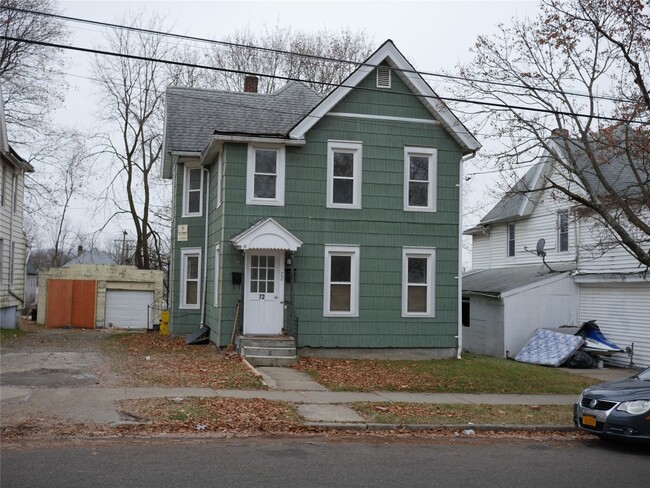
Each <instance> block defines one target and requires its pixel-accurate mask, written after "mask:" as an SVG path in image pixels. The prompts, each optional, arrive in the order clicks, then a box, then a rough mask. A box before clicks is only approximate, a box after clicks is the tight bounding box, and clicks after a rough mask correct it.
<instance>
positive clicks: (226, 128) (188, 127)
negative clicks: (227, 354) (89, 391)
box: [165, 81, 321, 157]
mask: <svg viewBox="0 0 650 488" xmlns="http://www.w3.org/2000/svg"><path fill="white" fill-rule="evenodd" d="M320 100H321V95H319V94H318V93H316V92H314V91H313V90H312V89H311V88H309V87H308V86H307V85H305V84H303V83H300V82H295V81H292V82H289V83H287V84H286V85H284V86H283V87H282V88H280V89H279V90H276V91H275V92H273V93H245V92H227V91H217V90H206V89H200V88H182V87H169V88H168V89H167V94H166V111H167V113H166V119H167V120H166V140H165V150H166V151H167V152H169V151H188V152H201V151H203V149H205V147H206V146H207V145H208V143H209V142H210V141H211V139H212V136H213V135H214V134H215V132H217V133H220V134H236V135H251V136H264V137H284V136H285V135H286V134H287V133H288V132H289V130H290V129H291V128H292V127H293V126H294V125H296V124H297V123H298V122H299V121H300V120H301V119H302V118H303V117H304V116H305V115H307V113H309V111H310V110H311V109H312V108H313V107H314V106H316V104H318V102H320ZM165 157H168V155H165Z"/></svg>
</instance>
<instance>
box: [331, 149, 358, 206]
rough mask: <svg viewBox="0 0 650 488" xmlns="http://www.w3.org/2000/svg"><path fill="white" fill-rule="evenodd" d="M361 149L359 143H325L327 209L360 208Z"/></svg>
mask: <svg viewBox="0 0 650 488" xmlns="http://www.w3.org/2000/svg"><path fill="white" fill-rule="evenodd" d="M362 149H363V146H362V144H361V143H360V142H350V141H328V142H327V207H329V208H361V175H362V167H361V165H362V160H363V154H362Z"/></svg>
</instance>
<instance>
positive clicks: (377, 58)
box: [289, 40, 481, 154]
mask: <svg viewBox="0 0 650 488" xmlns="http://www.w3.org/2000/svg"><path fill="white" fill-rule="evenodd" d="M382 63H386V64H388V65H389V66H390V67H391V68H394V69H395V71H394V72H393V73H395V74H397V76H399V77H400V79H401V80H402V81H403V82H404V83H405V84H406V86H407V87H408V88H409V89H410V91H411V92H412V93H414V94H416V95H418V98H419V100H420V102H422V104H423V105H424V106H425V107H426V108H427V110H428V111H429V112H430V113H431V114H432V115H433V117H434V118H435V119H436V120H438V121H439V122H440V123H441V125H442V126H443V127H445V129H447V131H448V132H449V133H450V134H451V135H452V137H453V138H454V139H455V140H456V142H457V143H458V144H459V145H460V146H461V148H462V149H463V153H465V154H467V153H472V152H475V151H477V150H478V149H479V148H480V147H481V145H480V144H479V142H478V141H477V140H476V139H475V138H474V136H473V135H472V134H470V132H469V131H468V130H467V128H466V127H465V126H464V125H463V124H462V122H460V120H458V118H457V117H456V116H455V115H454V114H453V113H452V112H451V110H449V108H448V107H447V105H445V103H444V102H443V101H442V100H440V98H439V97H438V95H437V94H436V93H435V92H434V91H433V89H432V88H431V87H430V86H429V84H428V83H427V82H426V81H425V80H424V78H422V76H421V75H420V74H419V73H417V71H416V70H415V68H413V66H412V65H411V63H409V62H408V60H407V59H406V58H405V57H404V56H403V55H402V53H401V52H400V51H399V50H398V49H397V47H396V46H395V44H393V41H390V40H388V41H386V42H385V43H384V44H382V46H381V47H380V48H379V49H377V51H375V52H374V53H373V54H372V55H371V56H370V57H369V58H368V59H367V60H366V61H365V62H364V63H363V64H362V65H361V66H359V67H358V68H357V69H356V70H355V71H354V72H353V73H352V74H351V75H350V76H348V78H346V80H345V81H344V82H343V83H342V84H341V85H339V86H338V87H337V88H336V89H335V90H333V91H332V92H331V93H330V94H329V95H328V96H327V97H325V98H324V99H323V100H322V101H321V102H320V103H319V104H318V105H316V107H314V109H313V110H312V111H311V112H309V114H307V115H306V116H305V117H304V118H303V119H302V120H301V121H300V122H299V123H298V124H296V126H295V127H294V128H293V129H292V130H291V132H290V133H289V136H290V137H291V138H292V139H301V138H303V137H304V136H305V133H306V132H307V131H309V130H310V129H311V128H312V127H313V126H314V125H315V124H316V123H317V122H318V121H319V120H320V119H321V118H322V117H324V116H325V115H326V114H327V113H328V112H330V111H331V110H332V109H333V108H334V107H335V106H336V105H337V104H338V103H339V102H341V101H342V100H343V99H344V98H345V97H346V96H347V95H348V94H349V93H350V91H352V90H353V89H354V88H355V87H357V86H358V85H359V84H360V83H361V82H362V81H363V80H364V79H365V78H366V77H367V76H368V75H369V74H370V73H372V72H373V71H374V70H375V69H376V67H377V66H379V65H381V64H382Z"/></svg>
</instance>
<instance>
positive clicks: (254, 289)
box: [251, 280, 257, 293]
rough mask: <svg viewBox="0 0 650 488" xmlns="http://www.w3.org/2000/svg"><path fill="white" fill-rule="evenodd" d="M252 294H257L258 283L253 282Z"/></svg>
mask: <svg viewBox="0 0 650 488" xmlns="http://www.w3.org/2000/svg"><path fill="white" fill-rule="evenodd" d="M251 293H257V281H253V280H251Z"/></svg>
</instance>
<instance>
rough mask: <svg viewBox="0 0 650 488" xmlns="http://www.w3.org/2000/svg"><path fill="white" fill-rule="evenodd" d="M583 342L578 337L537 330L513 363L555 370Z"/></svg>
mask: <svg viewBox="0 0 650 488" xmlns="http://www.w3.org/2000/svg"><path fill="white" fill-rule="evenodd" d="M583 342H584V339H583V338H582V337H580V336H574V335H568V334H563V333H561V332H553V331H551V330H548V329H537V330H536V331H535V333H534V334H533V337H531V338H530V340H529V341H528V342H527V343H526V345H525V346H524V347H523V348H522V349H521V351H519V354H517V356H515V361H519V362H521V363H530V364H541V365H543V366H553V367H554V368H557V367H558V366H560V365H561V364H563V363H564V362H565V361H566V360H567V359H569V357H570V356H571V355H572V354H573V353H574V352H575V351H577V350H578V349H579V348H580V346H582V343H583Z"/></svg>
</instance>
